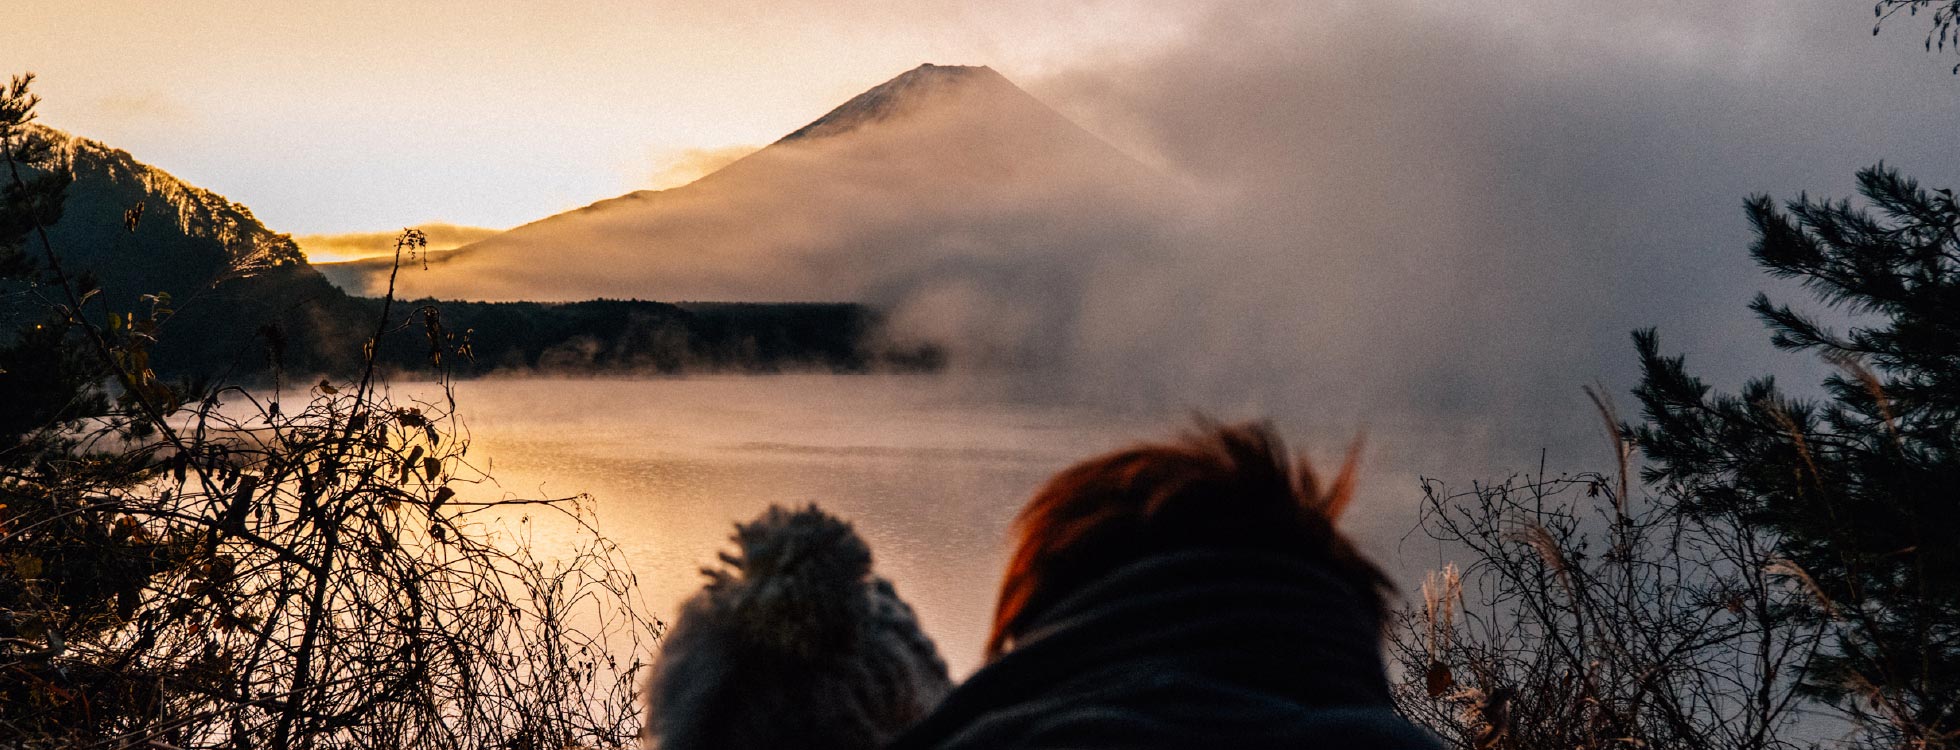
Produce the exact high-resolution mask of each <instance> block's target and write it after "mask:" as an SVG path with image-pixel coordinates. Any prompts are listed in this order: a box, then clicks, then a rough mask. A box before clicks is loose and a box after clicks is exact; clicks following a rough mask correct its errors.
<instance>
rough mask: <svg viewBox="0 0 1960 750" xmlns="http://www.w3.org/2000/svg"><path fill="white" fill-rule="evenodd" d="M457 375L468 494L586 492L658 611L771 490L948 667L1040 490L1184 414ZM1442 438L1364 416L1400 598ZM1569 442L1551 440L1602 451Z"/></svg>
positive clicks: (545, 526)
mask: <svg viewBox="0 0 1960 750" xmlns="http://www.w3.org/2000/svg"><path fill="white" fill-rule="evenodd" d="M455 388H456V398H457V405H458V411H459V413H460V414H461V415H462V416H463V418H464V423H465V426H466V427H467V429H468V433H469V438H470V439H471V440H472V441H473V442H472V446H471V449H470V453H469V455H470V458H471V460H472V461H473V462H474V463H476V465H477V466H478V467H479V468H482V469H485V470H486V471H487V472H488V473H489V474H491V476H492V478H493V480H494V484H492V483H486V484H484V485H482V486H479V487H477V488H475V489H472V490H464V493H463V494H464V496H465V497H471V496H472V495H474V496H477V497H480V498H481V499H491V498H495V497H512V496H515V497H563V496H568V495H574V494H577V493H589V494H590V495H592V496H593V498H594V501H595V502H596V507H597V509H598V517H599V522H600V530H601V531H602V532H604V533H605V534H606V535H607V536H608V537H610V538H611V539H612V540H614V541H615V542H617V543H618V544H619V545H620V546H621V547H622V549H623V551H624V552H625V555H626V559H627V562H628V563H629V564H630V566H631V568H632V570H633V572H634V573H635V574H637V575H638V576H639V578H640V583H641V585H642V586H644V587H645V589H646V591H647V594H648V597H649V602H648V603H649V604H650V605H652V609H653V614H654V615H656V616H658V617H661V618H663V619H667V618H671V617H672V616H673V615H674V613H675V612H676V611H677V609H676V605H677V604H678V602H680V601H681V600H682V599H684V598H685V597H687V596H689V595H691V594H692V593H694V592H695V591H697V590H698V589H699V588H700V586H701V583H702V581H703V579H702V576H701V575H700V574H699V572H698V569H699V568H700V567H702V566H703V565H708V564H711V563H713V562H714V561H715V555H716V553H718V552H720V551H722V550H725V549H728V548H729V546H730V545H729V542H728V537H729V535H730V534H731V533H732V532H733V524H734V523H736V522H738V521H746V520H748V519H750V518H752V517H754V516H755V515H756V514H757V513H759V512H760V511H762V510H763V509H764V508H766V507H768V506H769V505H770V504H772V503H774V504H782V505H799V506H800V505H802V504H805V503H811V502H815V503H818V504H819V505H821V506H822V507H824V508H825V509H827V510H829V511H831V512H834V513H837V514H839V515H841V516H842V517H844V518H846V519H848V520H849V521H851V522H852V523H853V524H854V525H855V526H856V527H857V529H858V531H859V532H860V533H861V534H863V536H864V537H865V539H866V541H867V542H869V543H870V545H871V549H872V553H873V554H874V556H875V566H876V568H877V570H878V571H879V572H880V573H881V574H883V575H885V576H887V577H888V578H890V579H891V580H892V581H893V582H894V583H895V584H896V585H897V587H898V590H899V592H900V594H901V595H903V596H905V597H906V598H907V599H908V600H909V601H910V602H911V603H912V605H913V606H914V607H915V608H916V609H917V610H918V612H919V616H920V618H921V620H922V621H923V622H924V625H925V627H926V628H927V630H928V632H929V634H930V635H932V636H933V637H934V638H935V639H936V640H937V641H938V642H939V645H940V649H941V653H942V654H943V655H944V656H945V658H946V660H947V662H948V664H949V665H950V666H951V667H952V669H953V670H954V672H955V673H959V674H964V673H966V672H969V671H971V670H972V669H973V668H974V667H976V666H978V664H979V655H980V646H981V643H982V641H983V639H984V637H985V634H986V632H987V627H988V622H989V618H990V617H991V616H992V610H993V606H994V598H995V596H996V593H997V587H998V585H999V580H1000V574H1001V570H1002V567H1003V565H1004V562H1005V555H1006V539H1007V532H1008V526H1009V524H1010V523H1011V521H1012V520H1013V517H1014V514H1015V512H1016V511H1017V510H1019V509H1020V507H1021V505H1022V504H1023V503H1025V502H1026V501H1027V499H1028V497H1029V496H1030V495H1031V494H1032V493H1033V492H1034V490H1035V489H1036V488H1037V487H1038V486H1039V485H1040V484H1041V483H1042V482H1043V481H1044V480H1046V479H1047V478H1048V477H1049V476H1050V475H1052V474H1053V473H1055V472H1056V471H1058V470H1060V469H1062V468H1064V467H1065V466H1067V465H1069V464H1071V463H1074V462H1075V461H1078V460H1080V459H1083V458H1086V457H1089V456H1091V455H1094V454H1097V453H1101V452H1104V451H1107V450H1111V449H1115V448H1118V447H1122V446H1124V445H1127V444H1129V443H1132V442H1136V441H1140V440H1155V439H1162V438H1166V437H1169V436H1171V435H1172V434H1174V433H1176V432H1177V431H1179V430H1182V429H1185V428H1186V427H1188V426H1190V424H1191V415H1192V413H1193V412H1191V411H1187V410H1186V409H1185V408H1183V407H1181V406H1180V407H1175V408H1165V409H1162V410H1157V411H1145V410H1137V409H1130V408H1118V407H1114V406H1110V405H1097V404H1094V403H1089V402H1085V401H1083V400H1074V401H1073V402H1058V401H1056V400H1055V399H1053V398H1049V397H1044V396H1043V395H1042V394H1041V393H1039V392H1035V391H1031V390H1030V389H1029V388H1027V387H1026V385H1025V384H1024V383H1021V382H1019V381H1016V380H1014V379H1011V378H1008V377H1005V376H1001V377H985V376H963V375H923V374H922V375H824V374H787V375H775V376H752V375H751V376H742V375H728V376H698V377H681V378H651V377H649V378H571V377H538V378H485V379H480V380H469V381H463V382H459V383H457V384H456V386H455ZM394 390H395V395H396V397H397V398H398V399H399V398H404V397H408V398H422V399H431V398H436V397H438V396H439V395H440V393H439V390H438V389H436V388H435V387H434V386H417V385H412V384H406V383H398V384H397V385H396V386H395V389H394ZM1217 416H1219V417H1221V418H1231V417H1235V416H1244V415H1239V414H1235V413H1233V412H1232V411H1231V410H1224V411H1221V412H1218V414H1217ZM1359 427H1360V426H1359V425H1346V424H1326V425H1321V426H1319V427H1318V428H1317V429H1316V428H1314V427H1312V426H1308V425H1302V426H1299V427H1296V428H1295V429H1293V430H1290V431H1289V432H1288V436H1289V437H1290V438H1291V439H1292V440H1293V441H1294V448H1295V449H1298V450H1305V451H1306V452H1307V453H1309V454H1311V455H1312V456H1313V457H1314V458H1315V459H1316V463H1317V465H1321V466H1323V467H1325V470H1330V471H1331V470H1332V469H1333V468H1334V467H1335V466H1337V465H1338V461H1339V460H1340V458H1341V455H1342V451H1343V450H1344V449H1345V447H1346V446H1347V445H1348V442H1349V441H1350V440H1351V439H1352V438H1353V437H1354V431H1355V430H1357V429H1359ZM1450 442H1452V441H1451V440H1450V439H1449V436H1448V435H1447V434H1446V433H1445V432H1443V431H1439V430H1431V431H1419V430H1408V429H1404V428H1398V427H1397V426H1396V425H1394V424H1393V423H1382V422H1378V423H1377V424H1375V425H1372V426H1370V428H1369V437H1368V443H1369V447H1368V448H1367V449H1366V452H1365V454H1364V455H1365V456H1366V458H1365V461H1366V462H1365V463H1364V464H1363V483H1362V486H1361V498H1360V499H1359V500H1358V501H1357V502H1358V503H1359V505H1358V506H1357V509H1356V511H1355V512H1354V514H1353V515H1352V516H1350V517H1349V519H1348V521H1347V525H1348V526H1349V527H1350V528H1351V530H1352V531H1353V532H1354V533H1355V534H1356V535H1357V536H1358V537H1359V539H1360V542H1361V543H1362V544H1363V545H1364V547H1365V548H1367V549H1368V550H1369V551H1370V552H1371V553H1372V554H1373V555H1375V556H1376V557H1377V558H1378V559H1380V560H1382V561H1383V563H1384V564H1385V565H1388V566H1389V567H1391V569H1392V575H1394V576H1395V577H1396V579H1397V583H1398V585H1399V586H1400V587H1401V588H1402V589H1403V591H1404V592H1405V593H1406V592H1407V591H1409V590H1411V589H1413V588H1414V587H1415V585H1416V584H1417V583H1418V582H1419V577H1420V575H1421V571H1422V570H1423V569H1424V568H1426V567H1429V566H1433V565H1434V564H1436V562H1437V553H1436V551H1435V550H1434V549H1433V548H1429V547H1425V546H1424V545H1422V544H1418V543H1415V542H1414V541H1409V542H1406V543H1405V541H1404V539H1403V538H1404V536H1405V535H1406V534H1407V533H1408V530H1409V529H1410V528H1411V519H1412V518H1413V514H1414V512H1415V509H1416V504H1417V501H1418V498H1419V497H1420V492H1419V489H1418V475H1420V474H1430V475H1437V474H1439V473H1443V472H1447V471H1448V470H1449V468H1450V467H1449V464H1454V463H1456V462H1457V461H1459V460H1461V457H1460V456H1458V455H1453V454H1452V453H1451V452H1450V451H1449V449H1448V443H1450ZM1599 442H1600V443H1601V444H1602V445H1603V442H1604V441H1603V439H1601V440H1600V441H1599ZM1581 443H1582V444H1580V445H1576V446H1574V445H1566V446H1562V447H1563V448H1566V449H1568V450H1566V451H1564V452H1565V453H1567V454H1570V455H1573V456H1575V457H1585V458H1594V457H1595V456H1593V455H1592V454H1599V455H1598V456H1597V457H1598V458H1604V456H1605V455H1606V454H1605V451H1604V449H1603V448H1602V449H1598V450H1591V449H1593V448H1595V447H1596V446H1593V445H1592V443H1591V442H1587V441H1581ZM1532 458H1534V459H1535V454H1534V456H1533V457H1532ZM1522 463H1523V462H1522V460H1521V461H1520V465H1519V466H1517V467H1516V468H1519V469H1524V468H1529V469H1532V470H1536V468H1537V467H1536V466H1535V464H1534V465H1531V466H1524V465H1522ZM1461 478H1462V479H1463V480H1464V481H1466V482H1467V480H1468V479H1470V478H1471V477H1469V476H1463V477H1461ZM506 515H508V516H516V515H517V513H516V512H514V511H513V512H507V513H506ZM535 520H536V522H537V523H536V526H537V529H538V531H537V534H538V536H537V537H536V538H537V540H538V541H539V545H538V546H539V547H540V551H541V552H542V553H543V554H545V555H550V554H552V553H553V552H554V550H556V551H558V552H563V551H564V550H565V549H566V545H568V544H570V542H571V541H572V540H574V539H576V538H577V535H575V534H572V533H570V531H569V529H562V528H557V527H554V526H553V524H552V522H551V521H550V520H549V518H548V517H547V516H545V515H539V516H536V518H535ZM554 545H556V546H555V547H554Z"/></svg>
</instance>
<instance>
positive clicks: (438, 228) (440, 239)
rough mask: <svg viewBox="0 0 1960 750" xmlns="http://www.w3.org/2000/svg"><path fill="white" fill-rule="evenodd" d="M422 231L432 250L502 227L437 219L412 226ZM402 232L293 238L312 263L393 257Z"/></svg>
mask: <svg viewBox="0 0 1960 750" xmlns="http://www.w3.org/2000/svg"><path fill="white" fill-rule="evenodd" d="M412 228H413V229H418V230H421V231H422V233H423V234H424V235H426V236H427V238H428V240H429V246H428V249H429V250H430V251H432V252H440V251H444V250H453V249H455V248H458V247H462V246H463V245H467V244H469V243H472V242H475V241H477V240H480V239H483V238H485V237H490V236H492V235H495V234H497V233H499V232H502V231H503V230H501V229H488V228H485V227H464V226H457V225H455V224H444V223H441V222H434V223H429V224H422V225H419V226H415V227H412ZM401 234H402V233H401V232H399V231H394V232H349V233H344V234H305V235H299V236H297V237H294V238H293V242H295V243H297V244H298V245H299V249H300V250H301V251H302V252H305V253H306V259H307V260H308V261H311V262H313V263H340V262H343V261H350V260H360V259H362V258H380V257H393V256H394V254H395V241H396V240H397V239H399V238H400V237H401Z"/></svg>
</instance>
